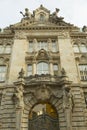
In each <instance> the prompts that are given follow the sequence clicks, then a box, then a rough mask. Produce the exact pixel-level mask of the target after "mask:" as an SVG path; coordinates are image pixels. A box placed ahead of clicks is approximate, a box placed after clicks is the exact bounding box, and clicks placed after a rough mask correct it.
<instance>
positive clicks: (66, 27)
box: [12, 26, 77, 31]
mask: <svg viewBox="0 0 87 130" xmlns="http://www.w3.org/2000/svg"><path fill="white" fill-rule="evenodd" d="M12 29H14V30H32V31H33V30H38V31H39V30H71V29H77V28H76V27H72V26H54V27H53V26H50V27H46V26H32V27H12Z"/></svg>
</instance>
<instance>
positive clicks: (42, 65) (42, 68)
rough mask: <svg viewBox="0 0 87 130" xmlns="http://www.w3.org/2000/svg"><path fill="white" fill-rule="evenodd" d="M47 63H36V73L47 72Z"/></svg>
mask: <svg viewBox="0 0 87 130" xmlns="http://www.w3.org/2000/svg"><path fill="white" fill-rule="evenodd" d="M48 68H49V67H48V64H47V63H45V62H40V63H38V64H37V74H48V73H49V70H48Z"/></svg>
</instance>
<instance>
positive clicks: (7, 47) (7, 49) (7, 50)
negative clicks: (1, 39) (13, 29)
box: [5, 45, 11, 53]
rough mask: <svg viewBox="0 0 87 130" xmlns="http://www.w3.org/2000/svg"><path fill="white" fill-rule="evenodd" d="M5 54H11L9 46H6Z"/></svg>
mask: <svg viewBox="0 0 87 130" xmlns="http://www.w3.org/2000/svg"><path fill="white" fill-rule="evenodd" d="M5 53H11V46H10V45H6V48H5Z"/></svg>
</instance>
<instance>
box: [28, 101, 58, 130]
mask: <svg viewBox="0 0 87 130" xmlns="http://www.w3.org/2000/svg"><path fill="white" fill-rule="evenodd" d="M28 121H29V122H28V129H29V130H59V121H58V114H57V111H56V109H55V107H54V106H52V105H51V104H50V103H48V102H43V103H41V102H40V103H38V104H35V105H34V106H33V107H32V108H31V110H30V112H29V116H28Z"/></svg>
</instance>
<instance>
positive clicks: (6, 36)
mask: <svg viewBox="0 0 87 130" xmlns="http://www.w3.org/2000/svg"><path fill="white" fill-rule="evenodd" d="M13 37H14V34H7V33H3V34H0V38H13Z"/></svg>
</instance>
